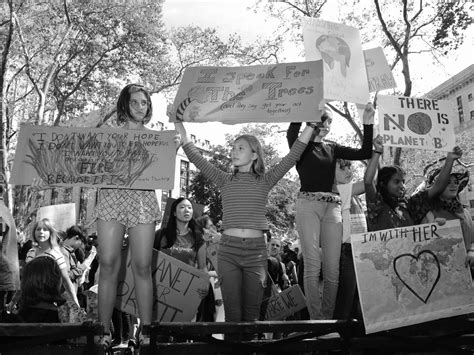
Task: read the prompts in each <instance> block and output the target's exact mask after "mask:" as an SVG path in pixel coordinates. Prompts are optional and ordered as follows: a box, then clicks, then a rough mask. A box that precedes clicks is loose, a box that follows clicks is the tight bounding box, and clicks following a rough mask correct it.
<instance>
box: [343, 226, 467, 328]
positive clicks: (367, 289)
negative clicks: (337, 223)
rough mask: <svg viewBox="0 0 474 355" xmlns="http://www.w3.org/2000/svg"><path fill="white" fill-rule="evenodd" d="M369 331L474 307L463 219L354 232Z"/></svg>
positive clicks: (399, 325) (364, 314) (463, 311)
mask: <svg viewBox="0 0 474 355" xmlns="http://www.w3.org/2000/svg"><path fill="white" fill-rule="evenodd" d="M351 243H352V254H353V257H354V266H355V271H356V277H357V285H358V289H359V298H360V302H361V306H362V315H363V318H364V325H365V330H366V333H374V332H378V331H382V330H387V329H393V328H399V327H404V326H407V325H412V324H418V323H424V322H428V321H431V320H435V319H440V318H448V317H453V316H457V315H461V314H467V313H472V312H474V288H473V285H472V279H471V274H470V271H469V269H468V268H467V267H466V266H465V260H466V248H465V246H464V241H463V237H462V230H461V225H460V222H459V220H452V221H446V224H445V225H443V226H439V225H438V224H421V225H415V226H410V227H403V228H394V229H387V230H381V231H376V232H367V233H363V234H354V235H352V236H351Z"/></svg>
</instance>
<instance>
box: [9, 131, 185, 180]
mask: <svg viewBox="0 0 474 355" xmlns="http://www.w3.org/2000/svg"><path fill="white" fill-rule="evenodd" d="M174 136H175V131H160V132H157V131H152V130H125V129H111V128H94V129H90V128H89V129H88V128H69V127H68V128H65V127H45V126H23V127H22V128H21V130H20V135H19V138H18V144H17V149H16V153H15V161H14V163H13V169H12V175H11V179H10V184H16V185H29V184H31V183H32V182H33V179H34V178H35V177H40V178H41V179H43V181H44V182H45V183H47V184H49V185H57V186H87V187H110V188H128V189H158V188H162V189H172V188H173V182H174V170H175V159H176V147H175V144H174V142H173V138H174Z"/></svg>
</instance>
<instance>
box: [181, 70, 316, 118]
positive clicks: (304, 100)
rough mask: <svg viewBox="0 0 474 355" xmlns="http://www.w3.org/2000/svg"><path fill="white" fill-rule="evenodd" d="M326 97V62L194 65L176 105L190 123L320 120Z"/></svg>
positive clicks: (185, 77) (184, 78)
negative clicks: (324, 68) (320, 106)
mask: <svg viewBox="0 0 474 355" xmlns="http://www.w3.org/2000/svg"><path fill="white" fill-rule="evenodd" d="M322 98H323V66H322V62H321V61H316V62H302V63H285V64H273V65H254V66H248V67H194V68H187V69H186V71H185V72H184V75H183V80H182V81H181V84H180V86H179V90H178V93H177V95H176V98H175V100H174V107H175V110H176V111H177V112H178V113H180V114H181V115H182V116H183V120H184V121H190V122H206V121H220V122H222V123H229V124H235V123H246V122H293V121H298V122H306V121H314V120H315V118H316V117H319V115H318V105H319V103H320V102H321V99H322ZM176 111H175V112H176ZM175 116H176V115H175V114H174V115H173V116H172V118H173V119H174V118H175Z"/></svg>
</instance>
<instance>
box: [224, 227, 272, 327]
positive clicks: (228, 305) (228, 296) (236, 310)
mask: <svg viewBox="0 0 474 355" xmlns="http://www.w3.org/2000/svg"><path fill="white" fill-rule="evenodd" d="M217 265H218V270H219V279H220V280H221V289H222V301H223V303H224V312H225V320H226V321H227V322H241V321H244V322H252V321H256V320H258V318H259V315H260V305H261V303H262V297H263V290H264V288H265V284H266V275H267V249H266V244H265V240H264V238H263V237H261V238H240V237H233V236H230V235H226V234H223V235H222V238H221V240H220V242H219V251H218V254H217Z"/></svg>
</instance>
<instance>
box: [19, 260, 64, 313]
mask: <svg viewBox="0 0 474 355" xmlns="http://www.w3.org/2000/svg"><path fill="white" fill-rule="evenodd" d="M61 286H62V276H61V270H60V269H59V266H58V264H57V263H56V261H55V260H54V259H53V258H51V257H49V256H38V257H36V258H34V259H33V260H31V261H30V262H29V263H28V264H26V265H25V266H24V267H23V271H22V274H21V298H20V308H23V307H29V306H34V305H36V304H38V303H40V302H47V303H53V302H56V303H57V304H62V303H64V302H65V299H64V298H63V297H62V296H61Z"/></svg>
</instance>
